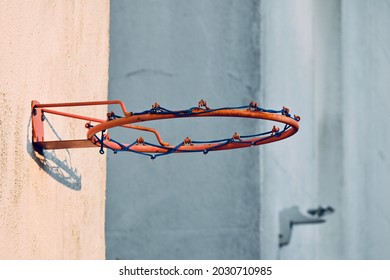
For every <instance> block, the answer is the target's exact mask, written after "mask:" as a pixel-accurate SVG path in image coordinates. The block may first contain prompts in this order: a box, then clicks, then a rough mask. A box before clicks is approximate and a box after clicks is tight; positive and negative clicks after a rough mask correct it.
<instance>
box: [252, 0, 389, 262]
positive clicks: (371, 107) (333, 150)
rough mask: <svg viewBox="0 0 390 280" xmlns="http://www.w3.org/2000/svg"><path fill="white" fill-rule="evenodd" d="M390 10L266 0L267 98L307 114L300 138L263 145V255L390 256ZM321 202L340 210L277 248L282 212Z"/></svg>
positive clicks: (371, 4) (381, 5)
mask: <svg viewBox="0 0 390 280" xmlns="http://www.w3.org/2000/svg"><path fill="white" fill-rule="evenodd" d="M389 7H390V2H389V1H366V0H361V1H360V0H359V1H348V0H345V1H340V0H332V1H321V0H318V1H263V2H262V5H261V12H262V14H261V19H262V24H261V26H262V29H261V30H262V32H261V36H260V40H261V46H262V47H261V50H262V52H261V53H262V60H261V64H260V65H261V77H262V79H261V85H262V88H261V96H262V97H263V98H264V100H265V103H266V104H270V105H271V104H272V103H274V102H276V101H277V100H283V101H285V102H286V104H289V105H290V104H291V108H294V111H296V112H297V113H299V114H300V115H301V117H302V121H301V131H300V132H299V133H298V134H297V136H296V137H294V138H293V139H291V141H289V142H287V141H286V143H283V146H280V147H277V146H276V145H274V146H271V145H270V146H269V147H268V146H267V147H264V148H263V151H264V153H263V157H262V162H263V164H261V166H262V167H263V168H262V169H261V170H262V174H261V203H260V205H261V219H260V221H261V246H260V248H261V257H262V258H266V259H269V258H271V259H274V258H281V259H389V258H390V247H389V242H388V240H387V239H388V233H389V232H390V228H389V227H390V219H389V217H390V208H389V206H388V202H387V198H388V197H389V195H390V189H389V188H388V186H389V184H388V179H389V176H388V170H389V168H390V166H389V164H390V162H389V157H390V155H389V149H388V143H389V141H388V139H389V136H390V135H389V130H388V129H387V127H388V124H387V119H386V112H387V111H388V110H389V104H390V103H389V102H390V95H389V94H388V92H389V91H390V82H389V79H388V76H389V73H390V59H389V52H388V51H387V50H388V47H387V46H388V45H389V43H390V33H389V31H388V28H387V26H389V24H390V22H389V19H390V17H389V15H390V8H389ZM286 147H287V149H286ZM319 204H329V205H331V206H333V207H334V208H335V209H336V212H335V213H334V214H333V215H331V216H328V217H325V218H326V219H327V222H326V223H325V224H321V225H301V226H296V227H294V229H293V235H292V239H291V242H290V244H289V245H288V246H285V247H282V248H278V246H277V244H278V233H279V221H278V218H279V217H278V215H279V212H280V211H281V210H283V209H284V208H287V207H290V206H292V205H297V206H299V207H300V209H301V211H302V213H305V212H306V211H307V209H309V208H311V207H316V206H318V205H319ZM305 214H307V213H305Z"/></svg>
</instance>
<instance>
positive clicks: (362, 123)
mask: <svg viewBox="0 0 390 280" xmlns="http://www.w3.org/2000/svg"><path fill="white" fill-rule="evenodd" d="M152 3H153V4H152ZM112 11H113V12H112V18H113V21H112V33H111V40H112V45H113V48H112V56H111V66H110V67H111V68H110V75H111V80H110V94H111V98H121V99H124V100H125V101H126V103H127V104H129V107H131V109H132V110H135V111H137V110H138V111H139V110H143V109H146V108H149V107H150V105H151V104H153V103H154V102H155V101H158V102H159V103H160V104H163V105H164V106H166V107H169V108H173V109H182V108H186V107H190V106H193V105H195V104H196V102H197V101H198V100H199V99H201V98H205V99H206V100H207V101H208V102H209V105H210V106H212V107H213V106H218V105H231V104H247V102H248V100H249V101H250V100H252V99H253V100H257V101H260V104H261V105H262V106H263V107H266V108H280V107H281V106H288V107H290V109H291V110H292V113H296V114H298V115H300V116H301V118H302V120H301V122H300V125H301V129H300V131H299V132H298V134H297V135H295V136H293V137H292V138H291V139H287V140H285V141H283V142H280V143H274V144H271V145H267V146H264V147H261V148H260V149H248V150H243V151H227V152H221V153H209V154H208V155H207V157H205V156H203V155H200V156H199V157H198V155H177V156H171V157H170V158H164V159H158V160H156V161H150V160H148V159H144V158H140V157H137V156H134V155H118V156H116V157H114V156H111V155H110V156H109V157H108V161H109V169H108V173H109V178H108V185H109V187H110V192H109V193H108V207H107V244H108V253H107V256H108V258H149V259H153V258H199V259H210V258H221V259H224V258H231V259H238V258H263V259H277V258H280V259H376V258H377V259H379V258H381V259H382V258H383V259H389V258H390V247H389V246H390V243H389V242H388V240H387V239H388V234H389V232H390V218H389V217H390V208H389V206H388V202H387V200H388V197H390V189H389V187H388V186H389V183H388V181H389V175H388V170H389V169H390V166H389V164H390V160H389V158H390V154H389V149H388V145H389V136H390V135H389V129H388V124H387V112H388V111H389V109H390V108H389V106H390V105H389V104H390V95H389V92H390V79H388V77H389V73H390V58H389V57H390V55H389V51H388V49H389V48H388V46H389V45H390V32H389V28H388V26H390V22H389V21H390V16H389V15H390V1H388V0H380V1H379V0H378V1H369V0H356V1H352V0H315V1H311V0H277V1H276V0H275V1H274V0H264V1H241V0H236V1H233V0H232V1H195V0H194V1H184V2H183V1H174V0H172V1H164V2H157V1H130V2H126V1H123V2H122V1H115V3H114V7H113V10H112ZM246 125H247V126H246ZM200 127H201V129H198V128H199V127H198V126H197V125H193V123H192V124H191V123H189V122H188V123H185V124H184V125H183V126H179V125H178V123H174V122H162V123H161V126H159V128H161V129H164V135H167V137H171V138H170V139H168V140H171V139H176V140H177V139H179V140H180V139H183V138H184V137H185V136H191V137H192V138H195V137H196V135H200V134H199V133H201V132H204V135H208V136H210V135H211V136H214V135H226V133H229V131H231V130H232V129H233V130H234V129H237V127H239V128H244V129H248V130H252V131H253V130H256V129H258V127H257V124H251V123H247V122H243V123H240V122H237V123H234V122H230V123H224V122H222V123H219V124H215V123H211V122H210V123H208V122H206V123H202V126H200ZM182 132H184V135H183V134H182ZM185 133H191V134H190V135H186V134H185ZM126 135H128V134H126ZM194 135H195V136H194ZM131 137H133V138H132V139H135V138H136V137H138V135H132V136H131ZM116 164H117V165H116ZM124 181H126V182H128V183H124ZM320 204H324V205H331V206H332V207H334V208H335V210H336V211H335V213H334V214H332V215H329V216H326V217H325V218H326V220H327V221H326V223H324V224H316V225H300V226H295V227H294V229H293V233H292V238H291V240H290V243H289V245H287V246H284V247H282V248H279V246H278V243H279V237H278V235H279V233H280V224H279V218H280V216H279V215H280V212H281V211H282V210H284V209H286V208H289V207H291V206H298V207H299V209H300V210H301V212H302V213H303V214H306V215H307V210H308V209H309V208H314V207H318V206H319V205H320Z"/></svg>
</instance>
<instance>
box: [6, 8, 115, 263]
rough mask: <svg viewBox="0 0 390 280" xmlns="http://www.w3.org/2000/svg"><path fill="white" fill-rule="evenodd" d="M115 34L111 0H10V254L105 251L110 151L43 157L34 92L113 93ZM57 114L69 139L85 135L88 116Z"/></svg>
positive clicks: (100, 111) (58, 129) (47, 96)
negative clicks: (36, 148)
mask: <svg viewBox="0 0 390 280" xmlns="http://www.w3.org/2000/svg"><path fill="white" fill-rule="evenodd" d="M108 44H109V1H108V0H101V1H93V0H88V1H43V0H42V1H39V0H35V1H1V2H0V110H1V112H0V114H1V117H0V120H1V123H0V153H1V158H0V165H1V174H0V183H1V185H0V259H103V258H104V257H105V242H104V207H105V181H106V180H105V177H106V168H105V161H106V158H105V156H101V155H100V154H99V153H98V150H97V149H93V148H91V149H72V150H63V151H55V152H54V151H47V152H46V153H45V159H44V160H43V161H41V160H40V159H38V158H36V156H35V153H34V152H33V150H32V146H31V140H30V139H31V121H30V111H31V109H30V102H31V100H33V99H36V100H38V101H40V102H41V103H43V102H45V103H51V102H70V101H84V100H106V99H107V83H108V55H109V45H108ZM72 112H76V113H83V114H86V115H91V116H99V117H104V115H105V112H106V108H104V106H102V107H97V108H84V109H75V110H72ZM48 120H49V121H50V124H51V125H52V126H53V129H50V126H48V125H47V124H46V127H45V129H46V131H47V132H50V131H52V130H54V131H55V133H56V134H57V135H58V136H59V137H61V138H62V139H72V138H73V137H76V138H79V137H85V132H86V131H85V128H84V123H83V122H81V123H80V122H79V121H75V120H70V119H63V118H54V117H52V116H48ZM51 134H52V136H53V135H54V136H53V137H54V138H56V137H55V134H53V133H51ZM48 135H49V133H48Z"/></svg>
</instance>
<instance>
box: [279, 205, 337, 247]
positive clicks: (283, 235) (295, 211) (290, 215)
mask: <svg viewBox="0 0 390 280" xmlns="http://www.w3.org/2000/svg"><path fill="white" fill-rule="evenodd" d="M333 211H334V209H333V208H332V211H331V212H333ZM309 213H310V214H311V215H314V214H312V213H311V212H310V210H309ZM321 216H322V215H321ZM321 216H320V215H317V217H310V216H306V215H304V214H302V213H301V212H300V211H299V208H298V206H292V207H290V208H286V209H284V210H282V211H281V212H280V214H279V222H280V234H279V247H282V246H285V245H287V244H288V243H289V242H290V238H291V233H292V228H293V225H299V224H318V223H324V222H325V220H324V219H322V218H320V217H321Z"/></svg>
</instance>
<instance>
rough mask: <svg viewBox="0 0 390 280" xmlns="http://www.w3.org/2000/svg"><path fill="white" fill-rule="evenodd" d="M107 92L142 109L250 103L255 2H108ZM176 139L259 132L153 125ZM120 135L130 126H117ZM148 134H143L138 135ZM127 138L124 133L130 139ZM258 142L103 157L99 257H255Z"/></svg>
mask: <svg viewBox="0 0 390 280" xmlns="http://www.w3.org/2000/svg"><path fill="white" fill-rule="evenodd" d="M111 5H112V6H111V9H112V16H111V34H110V36H111V55H110V86H109V88H110V98H111V99H115V98H119V99H122V100H124V101H125V103H126V104H127V105H128V109H129V110H132V111H142V110H145V109H149V108H150V107H151V105H152V104H153V103H154V102H159V103H160V104H161V105H162V106H164V107H166V108H169V109H176V110H178V109H187V108H190V107H193V106H196V105H197V103H198V101H199V100H200V99H202V98H204V99H206V100H207V102H208V104H209V106H210V107H212V108H216V107H223V106H237V105H246V104H249V102H250V101H251V100H255V99H256V95H257V93H258V88H259V78H260V76H259V67H258V63H259V48H258V35H259V18H258V1H241V0H239V1H237V0H236V1H225V0H221V1H207V0H202V1H197V0H196V1H195V0H194V1H175V0H169V1H144V0H140V1H113V2H112V3H111ZM153 125H155V127H158V129H159V131H160V132H161V133H162V135H163V137H165V139H166V140H167V141H169V142H171V143H179V142H181V141H183V139H184V138H185V137H186V136H189V137H191V138H192V139H194V140H195V139H200V140H201V139H220V138H221V137H222V138H224V137H230V136H231V135H233V133H234V132H235V131H238V132H240V133H241V134H245V133H247V134H250V133H253V132H255V131H258V130H257V128H258V122H255V121H254V122H251V121H249V120H244V121H238V120H211V118H207V119H203V120H202V119H192V120H183V119H182V120H168V121H160V122H159V123H158V122H155V123H154V124H153ZM121 133H122V134H120V133H118V137H122V138H121V139H126V140H127V141H129V140H128V139H136V138H137V137H139V134H138V133H131V132H129V131H121ZM144 138H145V139H147V141H154V140H153V137H151V136H150V135H145V137H144ZM132 141H133V140H132ZM258 158H259V150H258V149H242V150H235V151H229V152H210V153H208V154H207V156H205V155H203V154H202V153H200V154H180V155H170V156H167V157H161V158H157V159H156V160H154V161H152V160H150V159H149V158H147V157H142V156H140V155H136V154H127V153H126V154H117V155H113V154H111V153H110V154H109V155H108V169H107V172H108V178H107V186H108V193H107V219H106V222H107V223H106V225H107V231H106V234H107V258H112V259H115V258H119V259H126V258H130V259H176V258H177V259H256V258H259V175H258V170H259V167H258V162H259V161H258Z"/></svg>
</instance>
